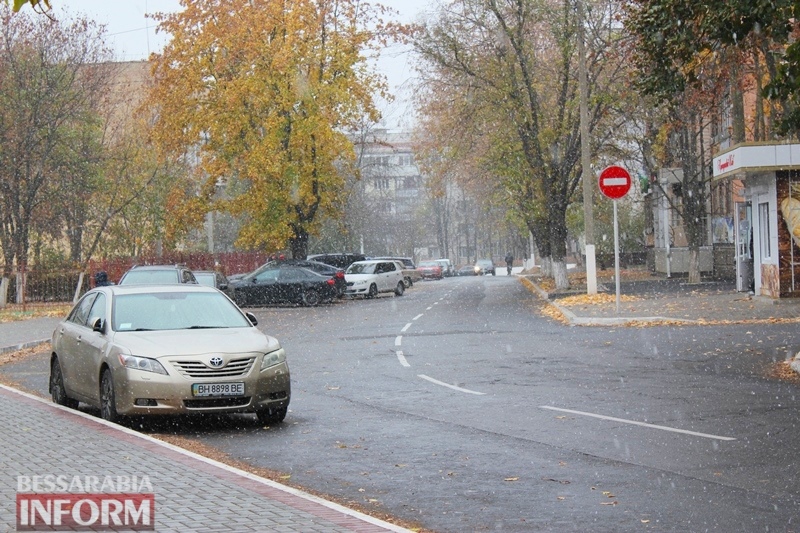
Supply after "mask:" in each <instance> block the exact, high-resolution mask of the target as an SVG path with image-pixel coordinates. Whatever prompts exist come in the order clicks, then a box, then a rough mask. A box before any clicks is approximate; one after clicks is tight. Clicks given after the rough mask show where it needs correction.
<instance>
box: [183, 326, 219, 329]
mask: <svg viewBox="0 0 800 533" xmlns="http://www.w3.org/2000/svg"><path fill="white" fill-rule="evenodd" d="M218 327H220V326H189V327H188V328H186V329H217V328H218Z"/></svg>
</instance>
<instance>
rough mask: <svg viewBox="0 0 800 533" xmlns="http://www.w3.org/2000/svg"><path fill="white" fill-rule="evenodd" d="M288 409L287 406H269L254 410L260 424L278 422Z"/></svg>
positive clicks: (281, 420)
mask: <svg viewBox="0 0 800 533" xmlns="http://www.w3.org/2000/svg"><path fill="white" fill-rule="evenodd" d="M288 411H289V406H288V405H284V406H283V407H269V408H267V409H261V410H260V411H256V416H257V417H258V421H259V422H261V423H262V424H280V423H281V422H283V419H284V418H286V413H287V412H288Z"/></svg>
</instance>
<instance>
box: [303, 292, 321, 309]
mask: <svg viewBox="0 0 800 533" xmlns="http://www.w3.org/2000/svg"><path fill="white" fill-rule="evenodd" d="M319 301H320V297H319V293H318V292H317V291H315V290H314V289H308V290H306V291H305V292H304V293H303V305H305V306H307V307H314V306H315V305H319Z"/></svg>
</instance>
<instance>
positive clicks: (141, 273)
mask: <svg viewBox="0 0 800 533" xmlns="http://www.w3.org/2000/svg"><path fill="white" fill-rule="evenodd" d="M173 283H179V280H178V273H177V271H176V270H171V269H170V270H166V269H165V270H130V271H128V273H126V274H125V275H124V276H123V277H122V279H121V280H120V282H119V284H120V285H163V284H173Z"/></svg>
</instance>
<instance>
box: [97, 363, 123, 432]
mask: <svg viewBox="0 0 800 533" xmlns="http://www.w3.org/2000/svg"><path fill="white" fill-rule="evenodd" d="M116 402H117V400H116V396H115V394H114V378H113V377H112V376H111V370H109V369H108V368H106V369H105V370H103V376H102V377H101V378H100V416H101V417H103V419H104V420H107V421H109V422H116V421H117V419H118V418H119V415H118V414H117V403H116Z"/></svg>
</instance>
